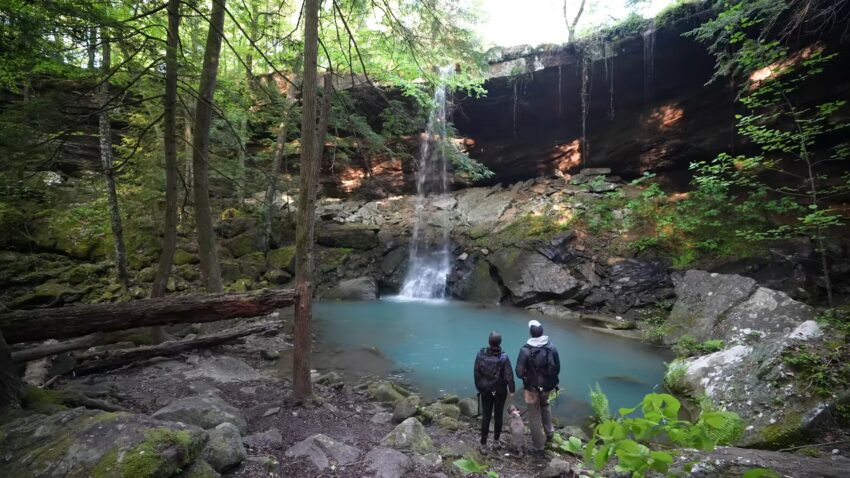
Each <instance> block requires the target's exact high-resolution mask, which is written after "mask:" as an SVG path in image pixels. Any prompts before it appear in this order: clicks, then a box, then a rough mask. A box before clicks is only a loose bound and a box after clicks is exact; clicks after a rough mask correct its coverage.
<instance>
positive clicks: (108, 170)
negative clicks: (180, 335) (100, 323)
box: [98, 35, 130, 288]
mask: <svg viewBox="0 0 850 478" xmlns="http://www.w3.org/2000/svg"><path fill="white" fill-rule="evenodd" d="M101 41H102V42H103V52H102V55H101V56H102V57H101V63H102V65H101V70H102V71H103V76H104V80H103V84H102V85H101V87H100V113H99V115H98V117H99V122H100V162H101V166H102V167H103V175H104V177H106V195H107V199H108V202H109V217H110V221H111V224H112V239H113V242H114V243H115V267H116V268H117V269H118V280H120V281H121V284H122V285H123V286H124V288H127V287H128V286H129V284H130V279H129V276H128V274H127V252H126V249H125V248H124V230H123V228H122V225H121V211H120V209H119V207H118V193H117V192H116V190H115V175H114V171H113V169H112V125H111V124H110V123H109V113H108V110H107V108H108V107H109V80H108V79H107V78H108V76H109V73H110V63H111V56H112V54H111V51H110V44H109V41H108V40H107V39H106V35H101Z"/></svg>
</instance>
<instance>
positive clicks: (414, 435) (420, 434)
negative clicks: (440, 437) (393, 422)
mask: <svg viewBox="0 0 850 478" xmlns="http://www.w3.org/2000/svg"><path fill="white" fill-rule="evenodd" d="M381 444H382V445H384V446H389V447H392V448H396V449H400V450H411V451H413V452H416V453H431V452H432V451H433V450H434V442H433V441H431V437H430V436H428V433H427V432H426V431H425V427H423V426H422V424H421V423H419V420H417V419H416V418H413V417H411V418H408V419H407V420H405V421H403V422H401V423H400V424H399V425H398V426H397V427H395V429H393V431H391V432H390V433H389V434H387V436H385V437H384V439H383V440H381Z"/></svg>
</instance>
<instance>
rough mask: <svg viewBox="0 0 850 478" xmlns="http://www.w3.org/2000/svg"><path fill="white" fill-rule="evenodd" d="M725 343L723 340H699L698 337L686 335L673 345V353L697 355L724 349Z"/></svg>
mask: <svg viewBox="0 0 850 478" xmlns="http://www.w3.org/2000/svg"><path fill="white" fill-rule="evenodd" d="M724 346H725V345H724V343H723V341H722V340H706V341H705V342H698V341H697V339H695V338H694V337H692V336H690V335H686V336H684V337H682V338H681V339H679V342H678V343H676V345H674V346H673V353H675V354H676V356H677V357H695V356H698V355H706V354H711V353H714V352H719V351H721V350H723V348H724Z"/></svg>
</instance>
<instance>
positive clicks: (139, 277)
mask: <svg viewBox="0 0 850 478" xmlns="http://www.w3.org/2000/svg"><path fill="white" fill-rule="evenodd" d="M155 278H156V267H145V268H144V269H142V270H140V271H139V272H137V273H136V281H138V282H153V280H154V279H155Z"/></svg>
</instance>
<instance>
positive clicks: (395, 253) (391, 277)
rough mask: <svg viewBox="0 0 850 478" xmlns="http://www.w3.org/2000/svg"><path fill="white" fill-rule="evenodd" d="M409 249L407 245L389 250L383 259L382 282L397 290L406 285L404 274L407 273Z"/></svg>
mask: <svg viewBox="0 0 850 478" xmlns="http://www.w3.org/2000/svg"><path fill="white" fill-rule="evenodd" d="M409 255H410V254H409V251H408V250H407V248H406V247H396V248H395V249H393V250H391V251H389V252H387V254H386V255H385V256H384V257H383V259H381V284H382V285H385V286H387V287H390V288H392V289H395V290H400V289H401V287H402V285H404V276H405V274H407V262H408V260H409V257H408V256H409Z"/></svg>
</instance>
